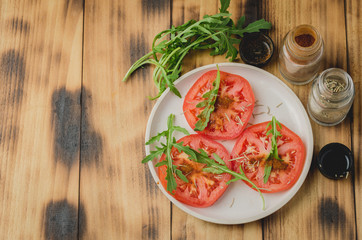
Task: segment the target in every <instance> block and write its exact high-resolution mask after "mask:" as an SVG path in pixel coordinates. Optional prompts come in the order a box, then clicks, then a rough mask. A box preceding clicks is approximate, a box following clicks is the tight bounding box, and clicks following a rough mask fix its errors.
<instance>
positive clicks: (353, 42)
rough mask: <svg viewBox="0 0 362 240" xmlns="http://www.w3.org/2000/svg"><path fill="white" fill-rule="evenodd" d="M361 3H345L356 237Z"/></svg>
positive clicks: (361, 190)
mask: <svg viewBox="0 0 362 240" xmlns="http://www.w3.org/2000/svg"><path fill="white" fill-rule="evenodd" d="M361 8H362V3H361V1H354V0H348V1H346V23H347V24H346V26H347V56H348V58H347V63H348V65H347V67H348V72H349V73H350V75H351V77H352V78H353V81H354V84H355V88H356V95H355V100H354V104H353V110H352V111H353V119H352V123H351V127H352V142H353V145H352V147H353V152H354V161H355V174H354V194H355V205H356V206H355V211H356V226H357V233H358V237H359V238H361V234H362V203H361V199H362V162H361V161H362V121H361V119H362V107H361V106H362V77H361V76H362V62H361V56H362V40H361V36H362V27H361V26H362V16H361Z"/></svg>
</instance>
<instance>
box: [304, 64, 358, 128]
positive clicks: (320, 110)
mask: <svg viewBox="0 0 362 240" xmlns="http://www.w3.org/2000/svg"><path fill="white" fill-rule="evenodd" d="M328 81H329V82H330V81H338V82H340V84H341V85H344V87H343V90H341V91H338V92H337V91H333V90H331V89H329V88H328ZM354 95H355V90H354V85H353V81H352V78H351V77H350V76H349V75H348V73H346V72H345V71H343V70H342V69H337V68H331V69H327V70H325V71H323V72H322V73H321V74H320V75H319V76H318V77H317V78H315V80H314V82H313V85H312V88H311V90H310V93H309V96H308V105H307V108H308V113H309V116H310V117H311V118H312V120H314V121H315V122H317V123H318V124H320V125H323V126H334V125H337V124H339V123H340V122H342V121H343V120H344V119H345V118H346V116H347V114H348V112H349V110H350V108H351V106H352V103H353V99H354Z"/></svg>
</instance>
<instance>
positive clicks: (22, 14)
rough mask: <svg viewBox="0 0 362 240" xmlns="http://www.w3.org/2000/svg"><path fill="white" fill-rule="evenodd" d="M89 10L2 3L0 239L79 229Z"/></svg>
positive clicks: (70, 233)
mask: <svg viewBox="0 0 362 240" xmlns="http://www.w3.org/2000/svg"><path fill="white" fill-rule="evenodd" d="M82 12H83V6H82V2H78V3H74V2H71V1H70V2H68V1H2V2H1V3H0V36H1V37H0V86H1V92H0V239H75V238H76V237H77V234H78V212H79V211H78V199H79V194H78V190H79V188H78V186H79V149H80V146H79V140H80V111H81V106H80V89H81V80H82V78H81V73H82V36H83V13H82Z"/></svg>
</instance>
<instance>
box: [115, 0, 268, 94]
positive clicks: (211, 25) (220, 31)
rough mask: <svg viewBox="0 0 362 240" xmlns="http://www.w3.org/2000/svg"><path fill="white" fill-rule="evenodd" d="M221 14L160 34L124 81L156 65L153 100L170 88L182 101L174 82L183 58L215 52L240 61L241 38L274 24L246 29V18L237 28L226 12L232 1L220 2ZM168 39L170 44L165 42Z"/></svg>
mask: <svg viewBox="0 0 362 240" xmlns="http://www.w3.org/2000/svg"><path fill="white" fill-rule="evenodd" d="M220 2H221V8H220V9H219V10H220V13H218V14H215V15H211V16H210V15H205V16H204V17H203V19H201V20H199V21H195V20H190V21H188V22H187V23H185V24H183V25H181V26H178V27H175V26H172V27H171V28H170V29H167V30H164V31H162V32H160V33H159V34H157V35H156V36H155V38H154V40H153V43H152V51H151V52H149V53H147V54H146V55H144V56H143V57H141V58H140V59H139V60H137V61H136V62H135V63H134V64H133V65H132V66H131V67H130V69H129V70H128V72H127V73H126V75H125V77H124V78H123V80H122V81H126V80H127V79H128V78H129V76H130V75H131V74H132V73H133V72H134V71H136V70H137V69H138V68H140V67H142V66H143V65H145V64H153V65H155V66H156V68H155V69H154V71H153V80H154V83H155V85H156V87H157V89H158V94H157V95H156V96H155V97H152V98H150V99H156V98H158V97H159V96H161V94H162V93H163V92H164V91H165V90H166V89H167V87H169V88H170V90H171V92H173V93H174V94H175V95H176V96H178V97H181V94H180V92H179V91H178V90H177V88H176V87H175V86H174V81H175V80H176V79H178V77H179V75H180V73H181V65H182V60H183V58H184V57H185V56H186V55H187V54H188V53H189V52H190V51H191V50H200V49H212V51H211V52H210V55H211V56H214V55H222V54H225V53H226V58H227V59H229V60H230V61H234V60H235V58H236V57H237V53H238V51H237V49H236V48H235V47H234V45H236V44H239V43H240V39H238V38H237V36H238V37H243V35H244V33H252V32H258V31H260V30H261V29H270V28H271V23H270V22H267V21H265V20H264V19H260V20H258V21H255V22H253V23H250V24H249V25H247V26H246V27H245V28H243V26H244V24H245V17H244V16H243V17H241V18H240V19H239V20H238V21H237V24H236V25H235V24H234V22H233V20H232V19H231V18H230V17H231V14H230V13H229V12H228V11H227V9H228V8H229V5H230V0H220ZM165 39H169V40H165Z"/></svg>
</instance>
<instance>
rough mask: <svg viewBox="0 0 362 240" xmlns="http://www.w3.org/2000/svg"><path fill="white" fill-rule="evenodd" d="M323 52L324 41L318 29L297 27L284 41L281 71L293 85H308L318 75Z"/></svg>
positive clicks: (281, 54)
mask: <svg viewBox="0 0 362 240" xmlns="http://www.w3.org/2000/svg"><path fill="white" fill-rule="evenodd" d="M323 51H324V44H323V39H322V37H321V35H320V34H319V32H318V31H317V29H315V28H314V27H313V26H310V25H300V26H297V27H296V28H294V29H292V30H291V31H290V32H288V33H287V35H286V36H285V38H284V40H283V44H282V47H281V49H280V52H279V71H280V73H281V74H282V76H283V77H284V78H285V79H286V80H287V81H289V82H291V83H293V84H296V85H304V84H307V83H309V82H310V81H312V80H313V79H314V78H315V77H316V76H317V74H318V71H319V68H320V65H321V63H322V59H323Z"/></svg>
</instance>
